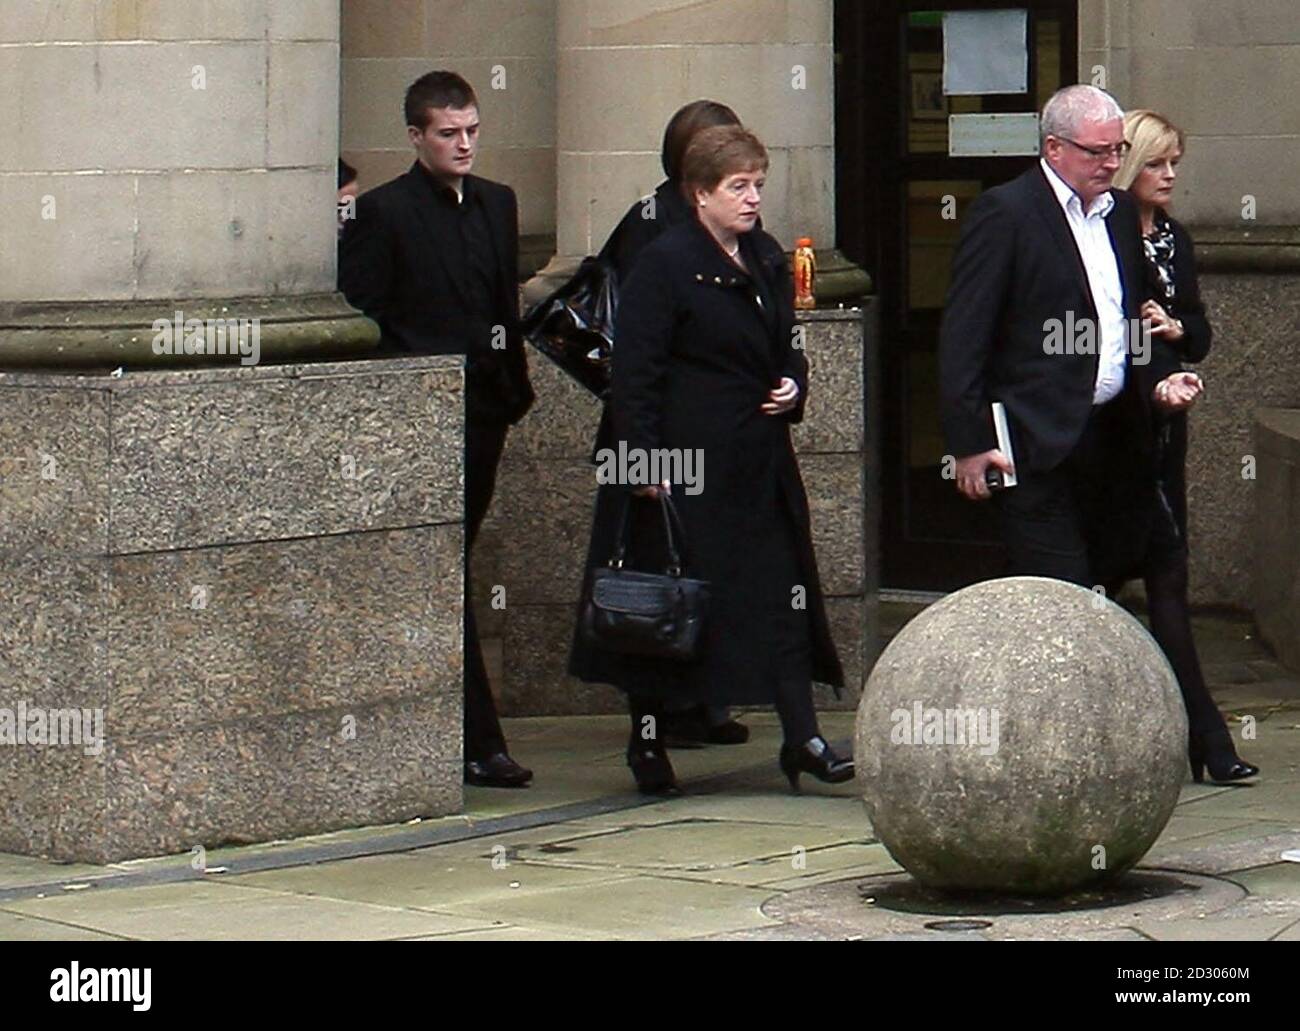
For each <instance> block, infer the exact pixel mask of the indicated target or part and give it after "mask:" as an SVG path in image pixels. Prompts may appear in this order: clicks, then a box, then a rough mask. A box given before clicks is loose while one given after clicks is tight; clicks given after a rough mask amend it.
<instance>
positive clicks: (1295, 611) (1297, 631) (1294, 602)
mask: <svg viewBox="0 0 1300 1031" xmlns="http://www.w3.org/2000/svg"><path fill="white" fill-rule="evenodd" d="M1255 455H1256V459H1257V468H1256V474H1257V478H1256V480H1255V532H1254V537H1255V555H1254V602H1255V606H1254V608H1255V622H1256V624H1257V625H1258V626H1259V632H1260V635H1261V636H1262V637H1263V638H1264V640H1265V641H1267V642H1268V644H1269V646H1270V647H1271V648H1272V649H1273V651H1274V652H1275V653H1276V654H1277V656H1278V658H1279V659H1281V660H1282V662H1284V663H1286V664H1287V665H1288V666H1290V667H1291V668H1292V669H1300V547H1297V543H1296V542H1297V541H1300V409H1261V410H1258V411H1257V412H1256V415H1255Z"/></svg>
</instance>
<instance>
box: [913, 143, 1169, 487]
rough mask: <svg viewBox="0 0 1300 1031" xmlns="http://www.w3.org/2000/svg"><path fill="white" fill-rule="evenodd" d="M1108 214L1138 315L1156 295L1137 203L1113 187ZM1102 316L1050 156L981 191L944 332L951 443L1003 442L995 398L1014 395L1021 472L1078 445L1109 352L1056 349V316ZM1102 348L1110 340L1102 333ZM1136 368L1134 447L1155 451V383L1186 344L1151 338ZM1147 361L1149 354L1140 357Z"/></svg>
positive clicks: (1128, 310) (967, 223) (1138, 453)
mask: <svg viewBox="0 0 1300 1031" xmlns="http://www.w3.org/2000/svg"><path fill="white" fill-rule="evenodd" d="M1112 193H1113V194H1114V197H1115V206H1114V208H1113V210H1112V211H1111V213H1110V215H1109V216H1108V217H1107V220H1106V221H1107V227H1108V229H1109V231H1110V238H1111V242H1112V246H1113V247H1114V250H1115V254H1116V257H1117V259H1118V262H1119V269H1120V278H1121V281H1122V284H1123V288H1124V313H1125V316H1126V317H1127V318H1129V319H1138V318H1139V312H1140V310H1141V307H1142V303H1143V301H1145V300H1146V299H1147V297H1149V296H1150V291H1149V287H1148V286H1147V277H1146V270H1145V257H1144V255H1143V252H1142V238H1141V229H1140V226H1139V222H1138V215H1137V206H1136V204H1135V202H1134V201H1133V198H1132V197H1130V196H1129V195H1128V194H1127V193H1125V192H1124V191H1122V190H1114V191H1112ZM1084 318H1090V319H1095V318H1096V308H1095V306H1094V304H1093V298H1092V292H1091V289H1090V287H1089V284H1088V279H1087V273H1086V272H1085V270H1084V267H1083V261H1082V258H1081V257H1080V255H1079V249H1078V247H1077V245H1076V244H1075V242H1074V236H1073V234H1072V233H1071V232H1070V226H1069V223H1068V222H1067V221H1066V218H1065V213H1064V212H1063V211H1062V210H1061V206H1060V204H1059V202H1058V201H1057V199H1056V195H1055V194H1054V193H1053V192H1052V187H1051V185H1050V184H1049V183H1048V181H1047V178H1046V175H1045V173H1044V172H1043V170H1042V168H1041V167H1040V165H1039V164H1038V163H1037V162H1035V164H1034V166H1033V167H1032V168H1030V169H1029V170H1028V171H1026V172H1025V173H1024V174H1023V175H1021V176H1019V177H1018V178H1016V179H1013V180H1012V181H1011V182H1009V183H1005V184H1003V185H1002V186H997V187H994V188H993V189H991V190H988V191H987V192H985V193H983V194H981V195H980V197H979V198H977V199H976V200H975V202H974V203H973V204H972V205H971V206H970V208H969V209H968V210H967V212H966V215H965V218H964V219H963V222H962V227H961V236H960V239H959V241H958V244H957V249H956V252H955V254H954V256H953V265H952V281H951V285H950V286H949V289H948V296H947V300H946V301H945V306H944V314H943V325H942V329H941V331H940V338H939V376H940V401H941V417H942V422H943V432H944V440H945V444H946V446H947V448H948V450H949V452H950V453H951V454H952V455H954V456H956V457H958V458H962V457H965V456H967V455H972V454H978V453H980V452H983V451H988V450H990V449H991V448H994V447H996V446H997V441H996V437H995V435H994V431H993V422H992V418H991V414H990V409H989V405H990V403H991V402H993V401H1001V402H1003V403H1004V404H1005V405H1006V408H1007V416H1008V420H1009V423H1010V429H1011V436H1012V445H1013V448H1014V450H1015V459H1016V471H1017V473H1019V474H1023V473H1026V472H1028V473H1032V472H1045V471H1048V470H1051V469H1053V468H1055V467H1056V466H1057V465H1059V464H1060V463H1061V462H1062V461H1063V460H1064V459H1065V458H1066V457H1067V456H1068V455H1069V454H1070V452H1071V451H1072V450H1073V449H1074V447H1075V445H1076V444H1077V443H1078V441H1079V437H1080V436H1081V435H1082V433H1083V428H1084V425H1085V424H1086V423H1087V420H1088V415H1089V413H1090V411H1091V408H1092V397H1093V389H1094V384H1095V382H1096V378H1097V364H1098V355H1097V354H1096V353H1095V352H1094V353H1091V354H1086V353H1080V354H1054V353H1048V349H1047V347H1046V346H1045V340H1046V338H1047V335H1048V328H1047V327H1048V326H1049V324H1050V321H1051V320H1054V319H1055V320H1059V321H1060V323H1061V324H1063V325H1068V323H1067V320H1069V319H1072V320H1073V322H1074V323H1075V324H1077V323H1078V322H1079V320H1081V319H1084ZM1097 344H1098V348H1099V346H1100V340H1099V339H1098V340H1097ZM1134 357H1135V356H1134V355H1133V354H1132V353H1130V361H1129V363H1128V367H1127V370H1126V376H1125V391H1124V395H1123V401H1124V404H1125V405H1127V406H1129V407H1130V408H1131V410H1132V411H1131V414H1132V417H1133V419H1134V422H1135V427H1136V432H1135V437H1134V440H1133V453H1132V454H1131V455H1129V456H1126V457H1128V458H1132V459H1134V460H1140V461H1145V462H1148V463H1153V462H1154V456H1155V426H1156V416H1155V413H1154V411H1153V406H1152V402H1151V392H1152V390H1153V389H1154V387H1155V384H1156V383H1157V382H1159V380H1160V379H1162V378H1164V376H1166V375H1168V374H1169V373H1170V372H1172V371H1175V370H1176V369H1177V368H1178V359H1177V355H1176V354H1174V353H1173V351H1172V349H1171V348H1170V347H1169V346H1168V345H1164V344H1162V343H1161V342H1160V341H1159V340H1158V339H1154V338H1153V339H1152V340H1151V349H1150V360H1149V361H1146V362H1143V363H1142V364H1135V361H1134ZM1137 360H1139V361H1140V360H1141V359H1140V356H1138V358H1137Z"/></svg>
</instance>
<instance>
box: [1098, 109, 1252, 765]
mask: <svg viewBox="0 0 1300 1031" xmlns="http://www.w3.org/2000/svg"><path fill="white" fill-rule="evenodd" d="M1124 137H1125V139H1126V140H1127V141H1128V143H1129V144H1130V150H1129V152H1128V154H1127V155H1126V156H1125V158H1124V163H1123V164H1122V165H1120V168H1119V171H1118V172H1117V173H1116V174H1115V185H1116V186H1118V187H1119V188H1121V189H1127V190H1128V191H1129V192H1130V193H1132V195H1133V197H1134V199H1135V200H1136V201H1137V203H1138V214H1139V217H1140V218H1141V221H1142V236H1143V246H1144V249H1145V251H1146V258H1147V278H1148V286H1149V289H1150V292H1151V299H1150V300H1148V301H1147V302H1146V303H1145V304H1144V305H1143V307H1142V317H1143V318H1144V319H1146V320H1148V321H1149V322H1150V324H1151V335H1152V336H1153V337H1154V338H1155V340H1156V341H1158V346H1168V347H1172V348H1174V349H1175V350H1176V352H1177V354H1178V357H1179V358H1181V359H1182V360H1183V361H1185V362H1199V361H1200V360H1201V359H1203V358H1204V357H1205V356H1206V355H1207V354H1208V353H1209V351H1210V340H1211V337H1212V332H1211V330H1210V323H1209V321H1208V320H1207V319H1206V317H1205V306H1204V305H1203V304H1202V303H1201V295H1200V289H1199V287H1198V285H1197V281H1196V259H1195V255H1194V254H1193V252H1192V238H1191V236H1189V235H1188V233H1187V230H1186V229H1184V228H1183V227H1182V225H1181V224H1180V223H1179V222H1177V221H1175V220H1174V219H1173V218H1172V217H1171V216H1170V215H1169V213H1168V210H1167V209H1168V207H1169V203H1170V200H1171V199H1172V197H1173V186H1174V180H1175V179H1176V178H1177V176H1178V172H1177V168H1178V163H1179V162H1180V161H1181V160H1182V157H1183V148H1184V136H1183V133H1182V130H1181V129H1178V128H1177V127H1176V126H1174V125H1173V124H1172V123H1170V122H1169V120H1168V119H1166V118H1163V117H1162V116H1160V115H1158V114H1156V113H1155V112H1154V111H1145V110H1140V111H1130V112H1129V113H1128V114H1127V115H1125V117H1124ZM1158 389H1161V390H1164V391H1169V390H1171V389H1172V390H1180V389H1184V388H1183V387H1182V385H1178V386H1174V387H1172V388H1171V387H1169V386H1168V385H1167V383H1161V384H1160V388H1158ZM1186 389H1187V390H1188V396H1187V397H1186V401H1187V404H1188V406H1190V405H1191V404H1194V403H1195V401H1196V400H1197V398H1199V397H1200V394H1201V389H1202V387H1201V383H1200V380H1199V377H1198V378H1196V379H1195V380H1194V381H1193V383H1192V384H1191V386H1190V387H1189V388H1186ZM1159 432H1160V451H1159V454H1160V469H1159V477H1160V493H1161V497H1162V500H1163V507H1164V522H1165V524H1166V530H1165V533H1164V536H1165V537H1167V538H1168V547H1167V548H1164V549H1161V552H1162V557H1161V559H1160V560H1159V561H1157V562H1153V563H1150V564H1149V568H1145V569H1142V570H1138V571H1136V575H1141V576H1142V578H1143V581H1144V583H1145V585H1146V592H1147V607H1148V610H1149V614H1150V618H1151V633H1152V636H1154V637H1155V639H1156V640H1157V641H1158V642H1159V644H1160V647H1161V648H1162V649H1164V652H1165V655H1166V657H1167V658H1168V659H1169V665H1170V666H1172V667H1173V670H1174V674H1175V675H1176V676H1177V678H1178V686H1179V687H1180V688H1181V689H1182V693H1183V702H1184V704H1185V705H1186V706H1187V722H1188V731H1189V741H1188V754H1189V758H1190V760H1191V767H1192V777H1193V779H1195V780H1197V781H1200V780H1201V779H1202V777H1203V776H1204V771H1205V768H1206V767H1208V768H1209V771H1210V779H1211V780H1213V781H1218V782H1221V783H1222V782H1227V781H1234V780H1242V779H1244V778H1246V777H1253V776H1254V775H1255V774H1257V773H1258V772H1259V767H1257V766H1252V765H1251V764H1250V763H1248V762H1245V761H1244V760H1242V759H1241V758H1239V757H1238V755H1237V750H1236V748H1235V747H1234V746H1233V743H1232V735H1231V734H1230V733H1229V732H1228V726H1227V724H1226V723H1225V722H1224V719H1223V715H1222V713H1220V712H1219V709H1218V706H1216V705H1215V704H1214V699H1213V698H1212V697H1210V692H1209V688H1207V687H1206V685H1205V677H1204V676H1203V675H1202V673H1201V664H1200V661H1199V659H1198V658H1197V655H1196V644H1195V641H1194V640H1193V638H1192V623H1191V617H1190V616H1189V614H1188V602H1187V483H1186V473H1185V469H1184V466H1185V463H1186V459H1187V414H1186V410H1182V411H1177V412H1173V413H1172V414H1167V415H1165V416H1164V417H1163V418H1162V420H1161V424H1160V430H1159ZM1118 587H1119V584H1118V583H1112V584H1110V585H1108V586H1107V593H1108V594H1110V595H1112V596H1113V595H1114V594H1115V591H1116V590H1117V589H1118Z"/></svg>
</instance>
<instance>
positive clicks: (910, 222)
mask: <svg viewBox="0 0 1300 1031" xmlns="http://www.w3.org/2000/svg"><path fill="white" fill-rule="evenodd" d="M1076 32H1077V12H1076V10H1075V4H1074V3H1073V2H1062V0H1025V2H1021V3H1019V4H1007V3H988V2H983V3H981V2H962V0H950V2H948V3H943V4H935V3H923V2H908V0H883V2H879V3H869V4H862V3H849V2H847V0H840V2H839V3H837V5H836V175H837V191H836V192H837V220H838V225H839V233H840V246H841V249H842V250H843V251H844V252H845V254H846V255H847V256H848V257H849V258H851V259H852V260H854V261H856V262H858V263H860V264H861V265H862V266H863V267H865V268H866V269H867V271H869V272H870V273H871V275H872V278H873V280H874V282H875V284H876V290H877V294H878V296H879V301H880V320H881V323H880V328H881V333H880V348H881V354H880V376H881V384H880V391H879V396H880V403H881V416H880V427H881V451H882V455H881V458H882V462H883V468H882V469H881V485H882V492H883V497H882V499H881V503H882V507H881V537H882V539H881V549H880V554H881V560H882V568H881V583H882V585H883V586H884V587H886V588H895V589H908V590H926V591H948V590H954V589H956V588H958V587H962V586H965V585H966V584H969V583H973V582H975V581H977V580H982V579H987V578H989V577H992V576H998V575H1000V573H1001V571H1002V564H1003V561H1004V557H1003V553H1002V549H1001V547H1000V545H999V544H998V536H997V528H996V523H995V520H994V514H993V510H992V508H991V506H989V505H988V504H976V503H972V502H968V501H965V500H964V499H962V498H961V496H960V495H958V493H957V491H956V489H955V487H954V486H953V482H952V480H951V479H950V478H947V477H946V476H945V472H947V473H948V477H950V476H951V462H950V461H949V462H945V454H944V447H943V439H942V436H941V433H940V427H939V375H938V371H939V370H938V341H939V323H940V319H941V317H942V314H943V301H944V295H945V293H946V291H947V288H948V278H949V267H950V264H951V261H952V251H953V247H954V246H955V244H956V242H957V237H958V234H959V233H960V230H961V218H962V215H963V214H964V213H965V211H966V208H967V207H968V205H969V204H970V202H971V201H972V200H974V198H975V197H977V196H979V194H980V193H981V192H982V191H984V190H986V189H988V188H989V187H991V186H996V185H997V184H999V183H1002V182H1006V181H1007V180H1009V179H1012V178H1014V177H1015V176H1017V175H1019V174H1020V173H1021V172H1023V171H1024V170H1025V169H1026V168H1028V167H1029V166H1030V165H1031V164H1032V163H1033V162H1034V161H1036V160H1037V157H1036V136H1037V122H1036V118H1035V113H1036V112H1037V111H1038V110H1039V109H1041V107H1042V105H1043V103H1044V102H1045V101H1046V100H1047V98H1048V97H1049V96H1051V94H1052V93H1053V92H1054V91H1055V90H1056V89H1058V88H1059V87H1060V86H1061V85H1063V84H1064V83H1067V82H1073V81H1075V75H1076V73H1077V67H1078V60H1077V48H1076Z"/></svg>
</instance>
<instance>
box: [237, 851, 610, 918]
mask: <svg viewBox="0 0 1300 1031" xmlns="http://www.w3.org/2000/svg"><path fill="white" fill-rule="evenodd" d="M458 852H459V854H457V855H454V856H453V855H450V854H447V850H446V849H445V848H431V849H424V850H421V851H419V852H405V853H401V854H399V855H393V856H372V857H369V858H366V859H355V860H344V861H340V862H336V863H322V864H320V865H318V866H304V867H295V868H293V869H290V870H275V871H271V872H267V873H256V874H243V875H240V876H237V877H232V878H231V879H230V883H232V884H239V885H249V886H252V887H257V888H268V889H271V890H273V891H278V892H285V893H289V894H294V895H307V896H314V897H324V898H332V899H344V900H348V901H351V902H368V903H373V904H375V905H380V906H393V907H398V908H403V909H426V910H433V911H443V910H445V907H447V906H449V905H454V904H456V903H462V902H469V901H486V900H491V899H494V898H498V897H500V898H505V897H507V896H513V895H518V896H521V897H525V896H528V895H531V894H533V893H535V892H538V891H547V890H550V889H552V888H562V887H569V886H574V885H583V884H596V883H600V882H604V881H611V880H617V879H618V878H619V877H620V876H621V875H620V874H618V873H617V872H613V871H608V870H583V869H573V868H567V867H562V866H553V865H544V864H532V863H525V862H519V861H518V860H509V859H507V858H506V853H505V852H504V850H503V851H502V852H501V853H499V854H494V853H493V852H492V851H491V850H490V849H488V850H484V849H483V848H482V846H481V845H480V847H479V848H478V849H477V850H476V851H475V852H474V854H473V855H466V854H465V851H464V850H458ZM481 853H485V854H481Z"/></svg>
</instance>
